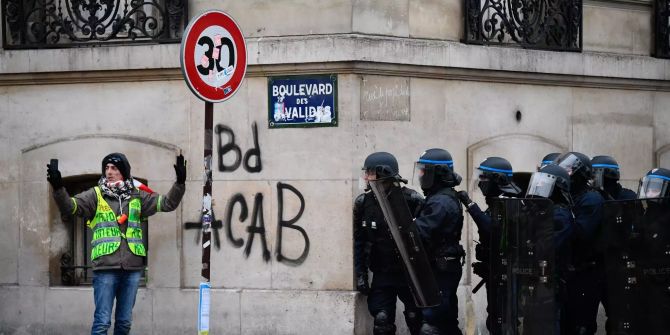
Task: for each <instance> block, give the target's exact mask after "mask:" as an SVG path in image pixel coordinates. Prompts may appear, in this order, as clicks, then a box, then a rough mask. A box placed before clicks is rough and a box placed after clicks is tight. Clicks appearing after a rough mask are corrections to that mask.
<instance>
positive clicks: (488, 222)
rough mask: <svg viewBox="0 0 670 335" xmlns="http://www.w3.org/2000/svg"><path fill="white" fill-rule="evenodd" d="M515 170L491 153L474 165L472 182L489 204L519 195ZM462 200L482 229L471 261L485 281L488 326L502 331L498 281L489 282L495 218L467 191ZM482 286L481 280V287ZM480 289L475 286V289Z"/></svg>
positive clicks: (460, 196)
mask: <svg viewBox="0 0 670 335" xmlns="http://www.w3.org/2000/svg"><path fill="white" fill-rule="evenodd" d="M512 177H513V170H512V164H510V162H509V161H508V160H506V159H504V158H502V157H488V158H486V159H485V160H484V161H483V162H481V163H480V164H479V166H478V167H477V168H476V169H475V174H474V176H473V181H472V183H473V184H475V183H476V184H477V187H478V188H479V190H480V191H481V192H482V194H483V195H484V196H485V197H486V202H487V205H488V204H489V201H490V200H491V199H495V198H498V197H500V196H503V197H517V196H518V195H519V194H520V193H521V189H519V187H518V186H516V184H514V182H513V181H512ZM458 198H459V200H460V201H461V202H462V203H463V205H465V208H466V211H467V212H468V214H470V217H472V219H473V220H474V222H475V224H476V225H477V230H478V233H479V242H480V243H478V244H477V245H476V246H475V258H476V259H477V262H473V263H472V270H473V272H474V273H475V274H476V275H478V276H479V277H481V278H483V280H484V283H486V301H487V305H486V312H487V316H486V328H487V329H488V330H489V333H490V334H494V335H495V334H499V333H500V331H501V329H500V328H499V327H496V326H494V325H493V322H494V320H495V319H496V315H497V314H496V311H495V305H496V297H497V289H498V285H490V284H489V283H488V281H487V280H488V279H489V272H490V266H491V261H492V260H491V259H490V255H491V248H492V247H493V245H492V242H493V241H491V234H492V233H493V230H494V228H495V227H494V221H493V220H492V219H491V214H490V211H489V209H488V208H487V209H486V211H482V210H481V209H480V208H479V205H477V204H476V203H475V202H473V201H472V200H471V199H470V197H469V196H468V194H467V193H466V192H465V191H460V192H458ZM480 286H481V283H480V284H479V285H478V287H480ZM476 290H477V289H475V292H476Z"/></svg>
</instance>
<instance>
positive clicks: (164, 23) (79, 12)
mask: <svg viewBox="0 0 670 335" xmlns="http://www.w3.org/2000/svg"><path fill="white" fill-rule="evenodd" d="M187 3H188V1H187V0H2V9H3V11H2V12H3V19H4V27H5V29H4V30H5V31H4V36H3V42H4V43H3V45H4V47H5V48H7V49H22V48H30V49H32V48H63V47H72V46H85V45H91V44H93V45H99V44H104V43H114V42H116V43H119V42H120V43H179V42H180V39H181V35H182V32H183V30H184V27H185V24H186V23H187V20H188V15H187Z"/></svg>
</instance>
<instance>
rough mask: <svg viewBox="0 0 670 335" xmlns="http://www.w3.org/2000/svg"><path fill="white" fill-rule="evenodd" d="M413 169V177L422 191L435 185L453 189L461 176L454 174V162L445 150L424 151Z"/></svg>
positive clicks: (459, 181)
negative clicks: (416, 178)
mask: <svg viewBox="0 0 670 335" xmlns="http://www.w3.org/2000/svg"><path fill="white" fill-rule="evenodd" d="M414 167H415V174H414V175H415V176H418V178H419V184H420V185H421V189H423V190H429V189H431V188H433V187H434V186H436V185H443V186H446V187H454V186H458V185H459V184H460V183H461V176H459V175H458V174H457V173H455V172H454V170H453V169H454V161H453V159H452V158H451V154H450V153H449V152H448V151H447V150H444V149H438V148H433V149H428V150H426V151H424V152H423V153H422V154H421V156H420V157H419V160H418V161H416V163H415V165H414Z"/></svg>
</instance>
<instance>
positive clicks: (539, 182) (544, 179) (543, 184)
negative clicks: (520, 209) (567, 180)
mask: <svg viewBox="0 0 670 335" xmlns="http://www.w3.org/2000/svg"><path fill="white" fill-rule="evenodd" d="M555 185H556V176H554V175H551V174H548V173H544V172H535V173H533V176H532V177H530V183H528V191H526V196H527V197H529V196H536V197H542V198H549V197H550V196H551V193H552V192H553V191H554V186H555Z"/></svg>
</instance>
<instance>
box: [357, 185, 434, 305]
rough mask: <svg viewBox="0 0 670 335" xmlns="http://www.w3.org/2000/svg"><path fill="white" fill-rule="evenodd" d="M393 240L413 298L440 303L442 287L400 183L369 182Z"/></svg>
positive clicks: (432, 303)
mask: <svg viewBox="0 0 670 335" xmlns="http://www.w3.org/2000/svg"><path fill="white" fill-rule="evenodd" d="M370 187H371V188H372V191H373V192H374V194H375V197H376V198H377V201H378V202H379V205H380V207H381V209H382V212H383V213H384V218H385V219H386V223H387V224H388V227H389V230H390V231H391V236H392V237H393V241H394V242H395V244H396V246H397V247H398V252H399V253H400V257H401V258H402V261H403V265H404V266H403V268H404V269H405V274H406V275H407V278H408V282H409V286H410V289H411V291H412V295H413V296H414V301H415V302H416V305H417V306H418V307H433V306H437V305H439V304H440V302H441V298H440V289H439V287H438V286H437V281H436V280H435V276H434V275H433V271H432V269H431V266H430V261H429V260H428V256H427V254H426V250H425V249H424V247H423V244H422V242H421V237H420V236H419V232H418V231H417V228H416V225H415V223H414V217H413V216H412V213H410V211H409V206H407V201H406V200H405V197H404V196H403V193H402V189H401V187H400V182H399V181H396V180H393V179H379V180H375V181H370Z"/></svg>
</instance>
